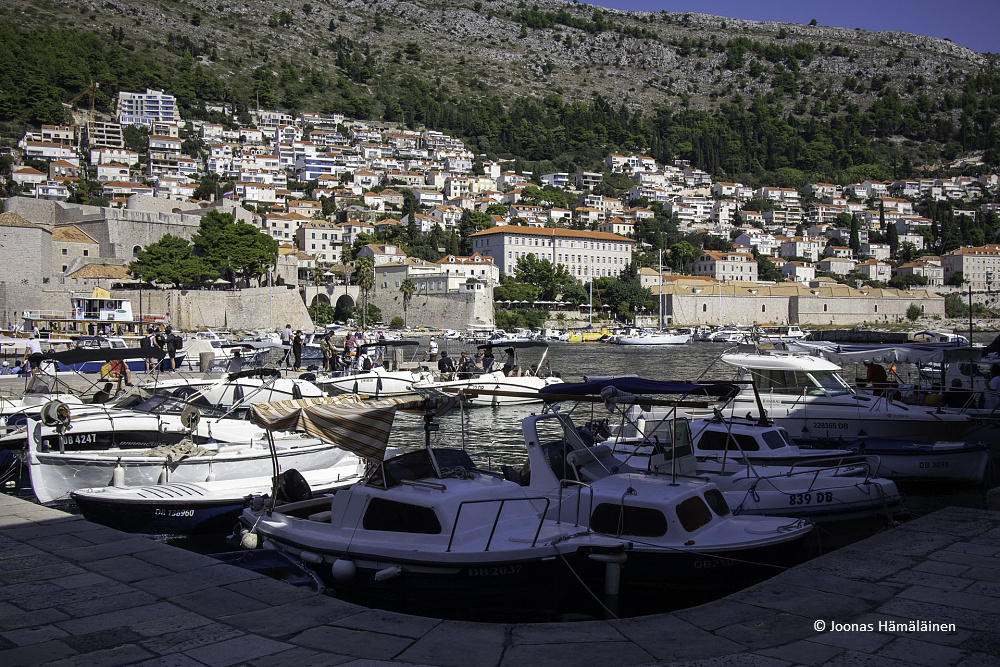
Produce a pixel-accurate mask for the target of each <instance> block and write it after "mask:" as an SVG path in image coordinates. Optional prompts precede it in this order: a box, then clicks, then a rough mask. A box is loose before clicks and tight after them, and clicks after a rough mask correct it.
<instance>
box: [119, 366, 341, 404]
mask: <svg viewBox="0 0 1000 667" xmlns="http://www.w3.org/2000/svg"><path fill="white" fill-rule="evenodd" d="M138 388H139V391H140V392H141V393H142V394H143V395H144V396H170V397H174V398H184V399H187V400H191V401H197V402H199V403H203V404H207V405H211V406H214V407H220V408H230V407H233V406H237V405H243V406H246V405H249V404H250V403H269V402H273V401H283V400H287V399H296V398H317V397H320V396H323V395H324V394H323V390H322V389H320V388H319V387H318V386H316V385H315V384H313V383H312V382H311V381H309V380H306V379H303V378H286V377H282V375H281V372H280V371H278V370H276V369H273V368H254V369H250V370H245V371H239V372H236V373H229V374H228V375H226V376H224V377H222V378H190V377H174V376H170V377H168V378H166V379H163V378H162V377H155V378H150V379H149V380H147V381H145V382H143V383H141V384H139V387H138Z"/></svg>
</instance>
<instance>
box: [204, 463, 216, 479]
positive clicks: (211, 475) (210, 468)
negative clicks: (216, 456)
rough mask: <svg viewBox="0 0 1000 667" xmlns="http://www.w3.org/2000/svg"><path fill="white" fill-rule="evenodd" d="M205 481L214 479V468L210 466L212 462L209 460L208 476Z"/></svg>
mask: <svg viewBox="0 0 1000 667" xmlns="http://www.w3.org/2000/svg"><path fill="white" fill-rule="evenodd" d="M205 481H206V482H214V481H215V469H214V468H212V462H211V461H209V462H208V477H206V478H205Z"/></svg>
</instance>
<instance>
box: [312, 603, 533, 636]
mask: <svg viewBox="0 0 1000 667" xmlns="http://www.w3.org/2000/svg"><path fill="white" fill-rule="evenodd" d="M362 609H363V608H362ZM440 623H443V621H442V620H441V619H439V618H427V617H425V616H413V615H410V614H398V613H396V612H392V611H384V610H382V609H364V611H362V612H361V613H357V614H352V615H350V616H345V617H343V618H339V619H337V620H336V621H333V622H332V623H330V625H336V626H339V627H342V628H353V629H355V630H368V629H375V630H378V631H379V632H383V633H385V634H389V635H399V636H400V637H411V638H414V639H415V638H417V637H423V636H424V635H425V634H427V633H428V632H430V631H431V629H433V628H434V627H435V626H437V625H438V624H440ZM518 627H533V626H531V625H526V626H518Z"/></svg>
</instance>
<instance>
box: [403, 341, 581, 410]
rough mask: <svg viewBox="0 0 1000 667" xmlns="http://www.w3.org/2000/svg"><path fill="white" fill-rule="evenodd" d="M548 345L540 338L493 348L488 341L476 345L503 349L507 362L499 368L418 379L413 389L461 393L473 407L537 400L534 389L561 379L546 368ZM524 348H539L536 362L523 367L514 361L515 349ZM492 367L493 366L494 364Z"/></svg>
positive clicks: (428, 393) (423, 392) (426, 393)
mask: <svg viewBox="0 0 1000 667" xmlns="http://www.w3.org/2000/svg"><path fill="white" fill-rule="evenodd" d="M548 347H549V346H548V343H544V342H541V341H533V342H521V343H504V344H503V345H502V346H500V347H495V348H494V346H493V345H492V344H491V343H487V344H486V345H480V346H479V347H478V349H482V350H492V349H495V350H496V351H497V352H500V351H503V352H505V353H506V354H507V356H508V359H510V361H508V362H507V364H506V365H505V366H504V367H503V368H501V369H500V370H493V371H491V372H485V373H481V374H479V375H475V376H472V377H468V378H464V379H458V380H438V381H434V380H420V381H418V382H414V383H413V389H414V390H415V391H416V392H417V393H418V394H420V395H421V396H423V397H425V398H435V397H438V398H440V397H444V396H449V395H450V396H454V395H456V394H458V393H461V394H462V395H463V398H464V400H465V401H466V402H467V403H468V404H469V405H477V406H498V405H525V404H527V403H538V402H540V401H541V398H540V397H539V396H538V390H540V389H542V388H543V387H548V386H550V385H555V384H560V383H561V382H562V379H561V378H560V377H559V376H558V375H557V374H556V373H553V372H551V371H550V370H549V369H548V365H547V363H546V357H547V355H548ZM526 349H540V350H542V356H541V358H540V359H539V360H538V363H536V364H533V365H531V366H527V365H522V364H521V363H519V362H518V351H519V350H526ZM493 367H494V368H496V364H494V366H493ZM505 368H506V369H507V370H506V372H505V370H504V369H505Z"/></svg>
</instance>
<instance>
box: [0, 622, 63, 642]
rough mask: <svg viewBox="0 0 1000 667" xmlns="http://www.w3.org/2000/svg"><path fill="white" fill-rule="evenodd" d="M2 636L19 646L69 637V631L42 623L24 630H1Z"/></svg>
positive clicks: (0, 634)
mask: <svg viewBox="0 0 1000 667" xmlns="http://www.w3.org/2000/svg"><path fill="white" fill-rule="evenodd" d="M0 636H3V638H4V639H6V640H8V641H9V642H11V643H12V644H15V645H17V646H30V645H31V644H40V643H42V642H47V641H49V640H50V639H61V638H63V637H68V636H69V633H68V632H66V631H65V630H60V629H59V628H57V627H55V626H54V625H40V626H37V627H33V628H24V629H22V630H7V631H6V632H0Z"/></svg>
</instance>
